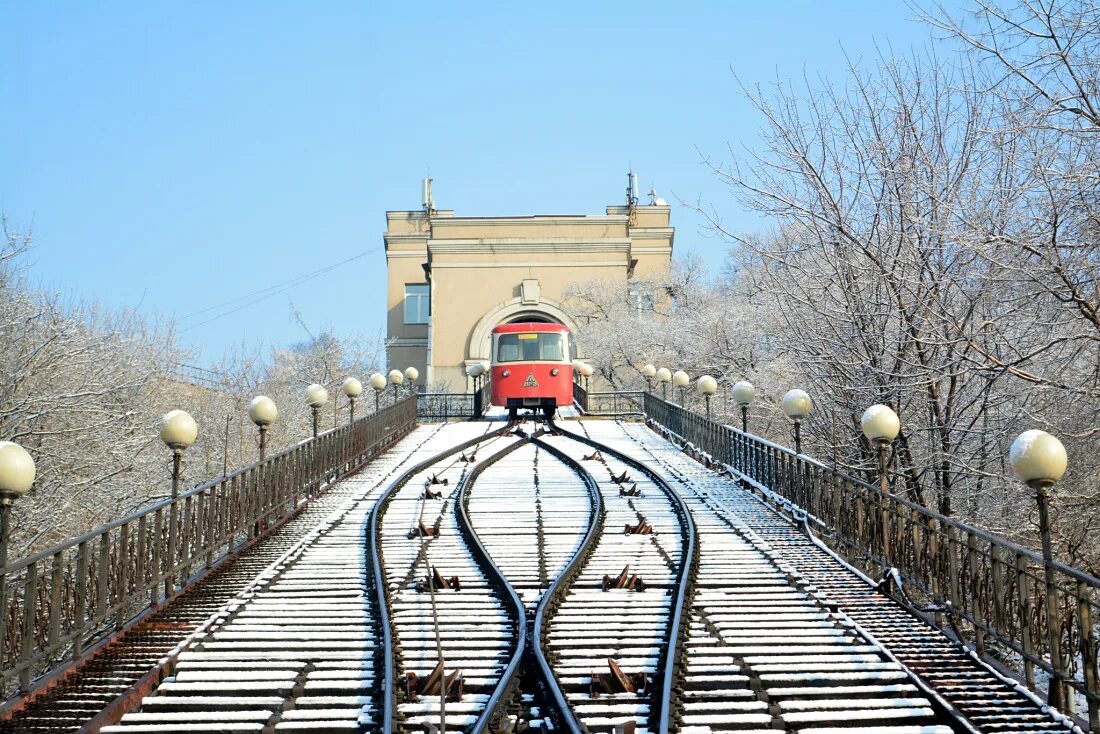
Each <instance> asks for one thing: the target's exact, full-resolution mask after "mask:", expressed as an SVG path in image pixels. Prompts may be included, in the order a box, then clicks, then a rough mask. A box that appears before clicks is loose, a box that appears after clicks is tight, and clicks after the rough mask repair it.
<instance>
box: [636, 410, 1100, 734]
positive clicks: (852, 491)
mask: <svg viewBox="0 0 1100 734" xmlns="http://www.w3.org/2000/svg"><path fill="white" fill-rule="evenodd" d="M644 408H645V415H646V417H647V418H648V419H650V420H651V421H653V422H654V423H655V424H657V425H658V426H661V427H664V428H665V429H667V430H668V431H669V432H671V433H673V434H675V435H676V436H679V437H680V438H681V439H683V440H684V441H687V442H689V443H691V444H694V445H695V446H696V447H697V448H698V449H700V450H701V451H703V452H705V453H707V454H709V455H710V456H711V457H712V458H713V459H715V460H717V461H719V462H721V463H723V464H725V465H727V466H729V467H730V468H732V469H733V470H734V471H735V472H736V473H738V474H739V475H740V476H741V477H742V478H743V479H745V480H747V481H748V482H749V483H750V484H751V485H753V486H755V487H756V488H757V489H760V490H765V491H770V492H772V493H774V494H775V495H777V497H778V498H779V499H780V500H781V501H786V502H789V503H792V504H793V505H796V506H797V507H798V508H799V510H800V511H799V512H798V514H799V515H801V511H804V512H805V513H806V515H807V518H806V519H807V522H808V523H809V524H810V527H811V529H812V531H813V532H814V533H815V534H819V535H820V537H821V538H822V540H824V541H825V542H827V543H828V544H829V545H830V546H831V547H833V549H834V550H835V551H837V552H838V553H839V554H840V555H842V556H844V557H845V558H846V559H847V560H848V561H849V562H850V563H852V564H853V565H855V566H857V567H859V568H861V569H863V570H864V571H865V572H866V573H868V574H869V575H872V576H874V577H882V576H885V575H887V574H889V573H890V572H891V569H896V570H897V572H898V573H899V574H900V576H901V579H902V581H903V584H904V587H903V588H904V589H905V591H906V593H907V595H908V597H909V598H910V599H911V600H912V601H913V602H915V603H916V605H917V606H918V607H919V608H920V610H921V613H922V614H923V616H925V617H926V618H927V619H928V620H929V621H930V622H931V623H933V624H934V625H935V626H936V627H938V628H940V629H943V630H945V631H953V632H955V633H956V634H960V635H962V636H963V637H965V638H967V639H968V640H969V641H970V642H971V643H972V644H973V645H974V647H975V649H976V651H977V653H978V654H979V655H983V656H989V657H992V658H994V659H996V660H997V661H998V662H999V663H1001V664H1003V665H1005V666H1007V667H1009V668H1014V669H1016V670H1017V671H1018V672H1020V673H1022V674H1023V677H1024V680H1025V682H1026V684H1027V687H1028V688H1030V689H1031V690H1032V691H1036V692H1040V691H1042V689H1043V687H1044V685H1043V684H1046V682H1047V681H1049V684H1046V688H1047V691H1046V692H1047V693H1048V696H1049V698H1050V700H1052V701H1053V702H1057V703H1058V704H1059V706H1058V707H1059V708H1060V709H1061V710H1063V711H1067V712H1068V713H1071V714H1072V713H1074V707H1075V699H1083V700H1084V706H1085V708H1087V711H1088V721H1089V724H1090V729H1091V730H1092V731H1100V684H1098V676H1100V671H1098V670H1097V653H1098V644H1100V641H1098V637H1100V635H1098V633H1097V629H1096V625H1097V622H1100V579H1097V578H1096V577H1094V576H1091V575H1089V574H1086V573H1084V572H1082V571H1080V570H1078V569H1075V568H1071V567H1070V566H1066V565H1063V564H1061V563H1058V562H1057V561H1053V562H1051V563H1049V564H1047V563H1045V562H1044V560H1043V557H1042V556H1041V555H1039V554H1038V553H1035V552H1034V551H1031V550H1029V549H1027V548H1023V547H1021V546H1018V545H1015V544H1014V543H1011V542H1009V541H1007V540H1005V539H1004V538H1000V537H998V536H996V535H993V534H991V533H989V532H986V531H984V530H981V529H979V528H975V527H971V526H970V525H967V524H965V523H962V522H959V521H958V520H955V519H953V518H950V517H946V516H944V515H940V514H939V513H936V512H934V511H932V510H929V509H928V508H926V507H922V506H921V505H918V504H915V503H913V502H909V501H907V500H904V499H902V498H901V497H896V496H894V495H891V494H883V493H882V492H881V491H880V490H879V489H878V488H877V487H874V486H872V485H870V484H867V483H866V482H863V481H861V480H859V479H856V478H854V477H851V476H849V475H847V474H844V473H842V472H840V471H838V470H837V469H836V468H835V467H830V466H827V465H825V464H823V463H821V462H819V461H816V460H814V459H811V458H810V457H808V456H805V455H804V454H797V453H795V452H794V451H792V450H790V449H788V448H785V447H783V446H778V445H776V444H773V443H770V442H769V441H765V440H764V439H762V438H759V437H757V436H753V435H751V434H748V433H744V432H742V431H740V430H738V429H736V428H733V427H731V426H727V425H722V424H719V423H717V422H715V421H712V420H708V419H706V418H704V417H702V416H700V415H697V414H695V413H692V412H690V411H688V410H685V409H683V408H681V407H680V406H678V405H675V404H673V403H669V402H667V401H665V400H662V399H661V398H659V397H657V396H655V395H652V394H650V393H646V394H645V398H644ZM792 509H793V508H792ZM1048 610H1050V611H1054V613H1055V614H1054V615H1053V617H1052V615H1051V614H1050V613H1049V611H1048ZM1037 670H1038V671H1042V672H1043V674H1042V675H1037ZM1063 686H1068V688H1069V689H1070V690H1072V691H1073V692H1075V693H1076V695H1066V696H1063V693H1064V691H1065V689H1064V688H1062V687H1063ZM1060 689H1061V690H1060Z"/></svg>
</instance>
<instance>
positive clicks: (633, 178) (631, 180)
mask: <svg viewBox="0 0 1100 734" xmlns="http://www.w3.org/2000/svg"><path fill="white" fill-rule="evenodd" d="M637 206H638V174H636V173H634V170H633V169H631V170H630V172H629V173H627V174H626V208H627V224H628V225H629V226H631V227H633V226H634V224H635V222H636V219H637V212H636V211H635V210H636V208H637Z"/></svg>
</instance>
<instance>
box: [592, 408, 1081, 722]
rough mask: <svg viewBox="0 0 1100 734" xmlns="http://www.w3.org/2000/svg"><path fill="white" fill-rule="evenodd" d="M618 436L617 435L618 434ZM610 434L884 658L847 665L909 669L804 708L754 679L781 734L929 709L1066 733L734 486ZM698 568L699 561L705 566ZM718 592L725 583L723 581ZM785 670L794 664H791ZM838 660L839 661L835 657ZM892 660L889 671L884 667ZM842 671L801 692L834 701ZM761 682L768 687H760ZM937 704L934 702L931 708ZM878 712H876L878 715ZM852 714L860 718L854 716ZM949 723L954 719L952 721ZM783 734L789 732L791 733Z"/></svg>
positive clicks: (652, 440)
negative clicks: (801, 724)
mask: <svg viewBox="0 0 1100 734" xmlns="http://www.w3.org/2000/svg"><path fill="white" fill-rule="evenodd" d="M588 425H591V426H593V430H597V431H598V430H607V428H606V427H603V428H602V429H601V428H597V427H596V424H588ZM623 430H625V434H623V433H622V432H621V431H623ZM611 434H612V436H614V438H609V440H610V441H611V442H612V443H614V444H615V445H616V446H617V447H619V448H620V449H622V450H623V451H626V452H627V453H630V454H631V455H633V456H636V457H637V458H640V459H642V460H644V461H647V462H648V463H649V464H650V465H651V466H652V467H654V468H655V469H657V470H659V471H660V472H661V473H662V474H663V475H665V476H666V478H667V479H668V480H669V481H670V482H672V483H673V484H674V485H675V486H676V487H677V489H678V490H679V491H680V492H681V493H682V494H683V495H684V496H685V498H686V499H688V501H689V502H691V503H692V505H693V512H694V513H695V515H696V518H697V519H698V518H701V517H705V516H707V514H708V513H709V514H711V515H712V516H713V517H714V518H716V519H717V521H719V522H722V523H726V524H728V525H730V526H732V527H736V528H737V533H738V535H739V536H740V537H741V538H742V539H743V540H744V542H745V543H746V544H747V545H748V546H749V547H751V548H753V549H755V552H756V553H757V554H759V555H758V556H757V559H756V562H761V559H766V563H767V564H769V565H772V566H774V567H775V568H778V569H780V570H781V571H782V572H783V573H787V574H790V578H791V583H792V584H794V585H795V586H800V587H801V588H803V589H804V590H806V591H807V592H810V593H812V596H813V597H814V598H816V599H818V600H819V602H820V604H821V605H823V606H824V608H825V609H827V610H830V614H832V612H831V610H834V609H835V610H836V614H840V615H843V619H845V620H847V624H848V625H849V627H850V629H852V630H853V631H854V632H857V633H859V634H860V635H861V636H863V637H864V638H866V639H867V640H871V641H873V642H874V644H875V645H876V646H878V647H879V648H880V650H882V651H884V652H885V653H886V655H887V656H888V657H887V659H883V658H882V656H881V654H880V655H879V656H878V657H879V659H878V662H874V663H872V664H873V668H868V667H864V665H863V662H864V661H866V662H869V663H870V662H872V661H871V659H870V658H861V659H859V660H857V659H856V658H852V659H851V660H850V661H849V662H850V663H852V664H855V663H857V662H858V663H859V668H860V670H861V671H862V673H870V672H872V671H873V670H874V669H877V670H874V672H876V673H878V672H881V673H889V672H890V671H891V670H893V671H895V672H897V671H899V670H906V671H909V674H910V675H909V676H908V677H909V681H908V682H905V681H901V680H896V681H889V680H885V679H883V680H879V681H877V682H873V681H871V680H865V681H864V682H863V683H862V684H861V685H864V686H879V687H881V690H879V691H877V692H876V691H875V689H871V688H869V689H868V690H867V691H866V694H863V693H859V692H858V691H849V694H851V693H856V694H857V695H855V696H852V695H845V696H844V697H843V698H840V697H839V696H837V697H835V698H834V694H833V693H829V694H828V695H823V694H822V693H818V695H817V696H816V697H812V698H810V699H807V700H806V701H795V700H792V699H790V698H789V697H788V696H786V695H783V696H778V697H776V696H773V695H771V694H773V693H775V690H776V689H777V688H779V687H780V684H781V683H782V685H783V686H784V687H791V686H788V685H787V684H786V683H783V681H787V680H788V679H785V678H784V679H780V680H775V679H771V678H765V679H763V680H762V681H761V687H762V688H763V690H764V692H765V694H767V697H768V702H769V704H771V703H773V701H772V699H773V698H777V700H776V701H774V703H776V704H778V709H779V713H780V716H781V718H782V719H783V721H784V723H785V724H787V726H788V727H791V726H792V724H793V723H795V722H798V721H804V718H805V717H803V718H798V717H795V716H792V714H802V713H805V714H814V715H816V716H818V717H819V718H826V717H827V718H828V719H829V720H830V721H832V722H834V724H832V725H835V726H840V725H843V726H847V727H855V726H858V725H859V724H858V721H859V720H860V719H864V718H870V717H874V718H870V720H873V721H874V722H875V723H874V724H871V723H868V724H867V725H866V726H867V727H868V731H870V730H873V731H884V732H886V731H891V729H890V728H887V727H889V726H896V727H899V728H904V727H908V726H910V724H907V723H905V721H906V719H909V720H910V721H912V722H913V725H916V722H917V720H918V719H920V718H921V717H922V716H927V715H928V713H929V711H931V713H932V714H936V713H941V712H942V715H945V716H947V717H948V719H945V720H944V725H948V726H953V727H955V728H956V729H959V728H961V727H970V728H971V730H974V731H981V732H1035V733H1042V734H1056V733H1057V734H1065V732H1067V731H1068V730H1069V726H1068V725H1067V724H1066V723H1065V722H1064V720H1062V721H1059V720H1056V719H1055V718H1054V717H1053V716H1052V715H1051V714H1050V713H1048V711H1047V710H1046V709H1045V707H1043V706H1042V705H1041V704H1039V703H1037V702H1036V701H1034V700H1033V699H1032V698H1030V697H1029V696H1027V695H1025V694H1023V693H1022V692H1021V691H1020V689H1019V688H1018V687H1016V686H1013V685H1011V684H1010V683H1008V682H1006V681H1005V680H1004V679H1003V678H1002V677H1001V676H999V675H998V674H996V673H994V672H993V671H992V670H990V669H989V668H987V667H986V666H984V665H982V664H980V663H978V662H977V661H975V660H974V659H973V657H971V655H970V654H969V652H968V651H966V650H964V649H963V648H962V647H961V646H960V645H958V644H957V643H955V642H954V641H952V640H950V639H948V638H947V637H945V636H944V635H943V634H942V633H940V632H938V631H937V630H936V629H934V628H932V627H930V626H928V625H927V624H926V623H924V622H923V621H921V620H920V619H918V618H917V617H915V616H913V615H912V614H910V613H909V612H908V611H906V610H905V609H904V608H903V607H901V606H900V605H899V604H897V603H896V602H894V601H893V600H892V599H890V598H888V597H886V596H884V595H882V594H881V593H879V592H877V591H876V590H875V589H874V588H873V587H872V585H870V584H868V583H867V581H866V580H865V579H864V578H862V577H861V576H860V575H859V574H858V573H857V572H855V571H854V570H853V569H851V568H850V567H848V566H847V565H846V564H844V563H843V562H841V561H840V560H839V559H837V558H836V557H835V556H834V555H833V554H832V553H830V552H829V551H828V550H827V549H825V548H823V547H821V546H820V545H818V544H816V543H815V542H814V541H813V540H812V539H811V538H809V537H808V536H807V535H806V534H805V533H803V532H802V531H801V530H800V529H799V528H798V527H797V526H796V525H795V524H794V523H792V522H791V521H790V520H788V519H787V518H785V517H783V516H782V515H780V514H779V513H777V512H775V511H774V510H773V509H772V508H771V507H769V506H768V505H766V504H765V503H764V502H763V501H762V500H761V499H760V498H759V497H757V496H756V495H754V494H753V493H751V492H748V491H746V490H745V489H744V488H743V487H742V486H740V485H739V484H738V483H737V482H735V481H732V480H730V479H728V478H726V477H723V476H720V475H718V474H716V473H714V472H711V471H709V470H707V469H705V468H704V467H702V466H701V465H699V464H698V463H696V462H695V461H693V460H691V459H690V458H688V457H686V456H685V455H684V454H683V453H682V452H681V451H679V450H678V449H677V448H676V447H675V446H674V445H673V444H670V443H668V442H666V441H664V440H663V439H661V438H660V437H659V436H657V435H656V434H654V433H652V432H651V431H650V430H649V429H648V428H646V427H645V426H644V425H641V424H637V425H623V426H621V428H618V429H614V430H613V431H611ZM704 543H706V540H705V535H704ZM705 558H706V554H704V559H705ZM706 565H707V564H706V563H704V568H705V567H706ZM702 573H705V571H701V574H702ZM727 585H732V584H730V582H727ZM761 598H764V597H761ZM769 606H770V604H769ZM833 616H836V615H835V614H834V615H833ZM700 617H701V619H700V621H704V620H703V619H702V615H700ZM773 652H774V651H773ZM798 657H802V656H801V655H799V656H798ZM821 661H822V662H824V661H825V659H821ZM744 662H746V663H748V664H749V666H750V667H752V668H755V669H760V670H762V671H765V672H767V673H768V674H769V675H771V674H772V672H773V671H778V670H779V669H780V668H778V667H777V666H782V665H784V664H785V663H784V662H783V661H782V660H781V659H780V658H778V657H776V656H775V655H774V654H772V655H769V656H768V657H766V658H765V657H755V656H754V657H751V658H745V659H744ZM789 662H791V664H792V665H793V664H795V663H797V662H798V661H796V660H792V661H789ZM840 662H843V661H840V660H839V659H838V663H840ZM891 662H892V663H894V665H890V663H891ZM762 666H763V667H762ZM846 669H847V670H852V671H854V669H855V665H851V666H840V667H834V666H832V664H830V665H829V666H828V667H827V668H824V669H823V670H822V672H819V674H818V675H817V680H816V682H811V683H809V684H808V685H805V686H802V687H803V688H818V687H822V688H828V687H834V688H837V689H838V690H837V691H836V693H838V694H839V693H843V691H842V690H841V688H840V686H834V685H826V683H825V679H826V678H827V677H828V675H829V674H828V673H825V672H824V671H826V670H835V671H837V673H839V672H841V671H844V670H846ZM790 672H792V671H788V674H789V673H790ZM811 673H812V671H811ZM849 682H854V681H851V680H850V681H849ZM769 684H770V685H772V686H773V687H771V688H769ZM889 686H909V687H908V688H906V689H904V691H903V690H900V689H891V690H889V691H888V690H887V687H889ZM868 694H869V695H868ZM899 694H900V695H899ZM920 699H923V701H922V700H920ZM936 699H939V702H942V703H940V705H938V706H937V705H936V704H937V700H936ZM876 700H877V701H878V702H888V703H889V708H890V709H891V712H886V713H885V714H884V715H881V716H875V714H873V713H871V712H872V711H874V710H875V707H876V705H877V704H876ZM852 701H855V702H857V703H858V707H857V706H850V705H848V704H847V703H846V702H852ZM925 702H927V705H926V704H925ZM838 707H843V708H838ZM884 708H886V707H885V706H879V709H880V710H881V709H884ZM937 709H938V710H939V711H937ZM906 710H908V711H906ZM860 712H866V713H860ZM856 713H859V714H860V715H859V716H858V717H857V716H853V714H856ZM950 719H954V722H955V723H952V722H951V721H950ZM791 730H792V731H798V729H797V728H791ZM846 731H849V732H850V731H851V729H846Z"/></svg>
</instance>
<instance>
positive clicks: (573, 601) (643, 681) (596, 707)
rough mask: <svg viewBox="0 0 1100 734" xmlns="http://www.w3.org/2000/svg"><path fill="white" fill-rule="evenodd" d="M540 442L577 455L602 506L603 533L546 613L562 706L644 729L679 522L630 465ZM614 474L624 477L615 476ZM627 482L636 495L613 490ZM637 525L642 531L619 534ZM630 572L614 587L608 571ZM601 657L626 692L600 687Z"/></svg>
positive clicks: (615, 575) (595, 721)
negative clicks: (563, 699)
mask: <svg viewBox="0 0 1100 734" xmlns="http://www.w3.org/2000/svg"><path fill="white" fill-rule="evenodd" d="M544 440H545V441H546V442H547V443H548V444H549V445H551V446H553V447H555V448H556V449H558V450H559V451H561V452H563V453H564V454H566V455H568V456H570V457H571V458H573V459H574V460H577V461H581V462H583V465H584V466H585V468H586V469H588V470H589V471H590V473H591V474H592V476H593V478H594V479H595V480H596V483H597V487H598V489H599V491H600V494H601V496H602V498H603V505H604V511H605V516H604V522H603V532H602V533H601V534H600V536H599V537H598V538H597V539H596V541H595V546H594V548H593V549H592V551H591V553H590V554H589V556H588V558H587V559H586V561H585V563H584V566H583V567H582V569H581V571H580V573H579V574H578V575H577V577H576V578H575V579H574V580H573V582H572V585H571V587H570V593H569V594H568V596H567V597H566V598H565V599H564V601H562V602H561V603H560V604H559V605H558V606H557V607H556V608H555V609H554V610H553V611H552V612H551V614H550V616H549V627H548V631H547V633H546V635H545V639H544V640H543V644H544V647H545V649H546V650H547V655H548V657H549V658H550V661H551V665H552V667H553V671H554V674H555V676H556V677H557V679H558V682H559V684H560V685H561V687H562V689H563V691H564V692H565V695H566V698H567V700H568V702H569V704H570V706H571V707H572V708H573V710H574V713H575V714H576V716H577V719H578V720H579V721H580V722H581V723H582V724H583V725H584V726H586V727H587V728H588V730H589V731H593V732H608V731H612V730H613V729H614V728H615V727H618V726H621V725H623V724H624V723H626V722H628V721H633V722H634V723H635V725H636V727H637V728H636V730H637V731H638V732H646V731H650V727H651V726H652V725H653V724H654V723H655V722H654V721H653V718H654V716H655V714H656V709H657V706H656V700H657V698H658V697H659V687H658V686H657V685H656V683H657V677H658V673H659V671H660V670H661V668H662V665H663V662H664V656H665V655H666V654H667V651H668V638H669V624H670V622H669V620H670V616H671V605H672V602H673V600H674V599H675V592H676V588H677V585H678V569H679V568H680V567H681V554H682V552H683V542H682V535H681V531H682V527H681V522H682V521H681V519H680V517H679V516H678V515H677V514H676V512H675V510H674V508H673V506H672V501H671V500H670V498H669V497H668V496H667V495H666V494H665V493H664V492H663V491H662V489H661V488H660V487H659V486H658V485H657V484H655V483H654V482H652V481H651V480H649V479H648V478H647V477H646V476H645V475H643V474H641V473H639V472H634V471H632V467H628V466H627V465H626V464H625V463H623V462H621V461H618V460H617V459H615V458H614V457H610V456H608V457H604V456H600V455H599V454H597V453H595V452H593V450H592V449H591V448H590V447H589V446H587V445H585V444H582V443H580V442H577V441H574V440H572V439H569V438H566V437H547V438H546V439H544ZM586 457H588V458H586ZM624 473H626V474H629V475H630V479H629V481H619V482H617V481H615V480H616V479H619V480H622V479H623V475H624ZM635 488H636V489H637V490H638V494H637V495H636V496H621V492H620V490H626V491H632V490H633V489H635ZM643 523H644V524H647V525H648V526H649V527H650V528H651V531H650V532H648V533H632V532H627V527H628V526H630V527H634V528H637V527H639V525H640V524H643ZM633 576H637V581H635V582H634V583H633V584H631V583H630V582H628V583H627V586H630V587H631V588H614V587H615V586H617V585H618V584H617V583H616V580H617V579H621V578H627V579H629V578H630V577H633ZM608 581H610V582H611V583H610V584H609V583H608ZM607 587H610V588H607ZM605 588H606V590H605ZM610 661H614V664H615V665H616V666H617V667H618V668H619V670H621V672H622V674H623V675H624V676H625V677H626V678H627V679H628V680H629V682H630V688H633V689H634V690H633V691H629V690H628V691H626V692H622V691H620V692H613V693H608V692H606V690H605V689H603V687H602V683H601V680H600V679H601V678H602V677H604V676H611V675H613V674H614V673H613V670H612V669H611V662H610Z"/></svg>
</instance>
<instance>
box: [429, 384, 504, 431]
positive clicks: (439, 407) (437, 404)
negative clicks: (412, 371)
mask: <svg viewBox="0 0 1100 734" xmlns="http://www.w3.org/2000/svg"><path fill="white" fill-rule="evenodd" d="M488 408H489V381H488V380H484V381H483V382H482V384H481V385H480V386H479V387H478V388H477V389H475V390H474V391H473V392H472V393H471V392H453V393H452V392H430V393H421V394H419V395H417V398H416V414H417V415H418V416H419V417H421V418H427V419H429V420H441V421H447V420H473V419H477V418H480V417H481V416H483V415H485V411H486V410H487V409H488Z"/></svg>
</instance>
